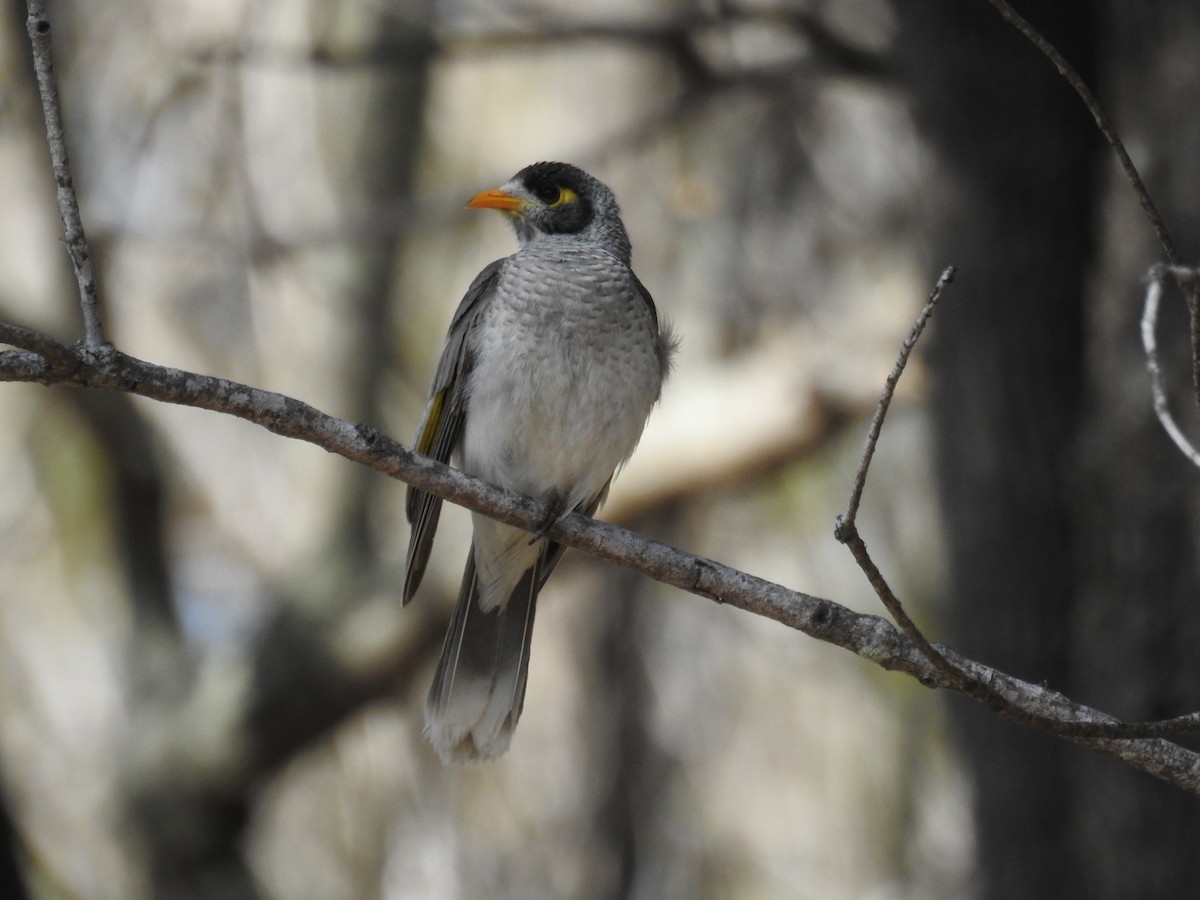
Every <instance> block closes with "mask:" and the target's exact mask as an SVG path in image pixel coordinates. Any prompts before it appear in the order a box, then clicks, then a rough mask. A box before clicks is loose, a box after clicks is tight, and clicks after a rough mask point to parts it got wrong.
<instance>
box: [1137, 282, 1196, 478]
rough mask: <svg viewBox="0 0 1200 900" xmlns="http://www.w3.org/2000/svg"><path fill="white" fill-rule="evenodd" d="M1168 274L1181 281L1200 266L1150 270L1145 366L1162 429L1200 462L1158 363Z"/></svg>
mask: <svg viewBox="0 0 1200 900" xmlns="http://www.w3.org/2000/svg"><path fill="white" fill-rule="evenodd" d="M1168 274H1169V275H1173V276H1175V280H1176V282H1177V283H1179V284H1181V285H1182V284H1185V283H1188V282H1195V280H1196V279H1197V278H1200V270H1198V269H1185V268H1183V267H1181V266H1155V267H1154V268H1153V269H1151V270H1150V273H1149V275H1148V276H1147V282H1146V301H1145V305H1144V306H1143V308H1142V347H1143V348H1144V349H1145V351H1146V369H1147V370H1148V371H1149V372H1150V390H1151V392H1152V393H1153V395H1154V414H1155V415H1156V416H1158V421H1159V422H1161V423H1162V427H1163V429H1164V430H1165V431H1166V432H1167V434H1168V435H1170V437H1171V440H1173V441H1174V442H1175V446H1176V447H1178V448H1179V450H1180V452H1181V453H1183V455H1184V456H1186V457H1187V458H1188V459H1189V460H1191V462H1192V465H1194V466H1200V452H1197V450H1196V448H1195V447H1193V446H1192V444H1191V442H1190V441H1189V440H1188V439H1187V437H1186V436H1185V435H1184V433H1183V431H1182V430H1181V429H1180V427H1179V425H1178V424H1177V423H1176V422H1175V417H1174V416H1172V415H1171V409H1170V406H1169V405H1168V403H1167V388H1166V385H1165V384H1164V383H1163V376H1162V369H1161V368H1160V366H1159V364H1158V339H1157V337H1156V336H1155V332H1156V330H1157V328H1158V305H1159V301H1160V300H1161V298H1162V286H1163V281H1164V280H1165V278H1166V276H1167V275H1168Z"/></svg>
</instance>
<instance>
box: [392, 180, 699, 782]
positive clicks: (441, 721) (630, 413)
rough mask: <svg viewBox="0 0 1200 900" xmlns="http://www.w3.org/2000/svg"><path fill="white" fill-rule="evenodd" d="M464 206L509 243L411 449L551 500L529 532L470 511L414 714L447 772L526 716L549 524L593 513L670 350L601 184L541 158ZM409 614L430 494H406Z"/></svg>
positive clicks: (472, 302) (434, 516) (470, 299)
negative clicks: (506, 233) (431, 671)
mask: <svg viewBox="0 0 1200 900" xmlns="http://www.w3.org/2000/svg"><path fill="white" fill-rule="evenodd" d="M467 206H468V208H470V209H496V210H499V211H500V212H502V213H503V214H504V215H505V217H506V218H507V219H508V220H509V222H510V223H511V224H512V226H513V228H514V229H515V231H516V233H517V241H518V243H519V245H520V247H519V249H518V250H517V252H516V253H514V254H513V255H512V256H509V257H506V258H505V259H500V260H496V261H495V262H493V263H491V264H490V265H488V266H487V267H486V268H484V270H483V271H482V272H480V273H479V275H478V276H477V277H476V278H475V280H474V281H473V282H472V283H471V286H470V287H469V288H468V289H467V293H466V296H464V297H463V299H462V302H461V303H460V304H459V307H458V310H457V312H455V314H454V318H453V319H452V320H451V322H450V330H449V333H448V334H447V336H446V345H445V348H444V349H443V350H442V355H441V358H440V360H439V361H438V365H437V370H436V372H435V374H434V378H433V385H432V387H431V388H430V391H429V400H428V402H427V403H426V405H425V411H424V414H423V415H422V417H421V422H420V425H419V426H418V427H417V436H416V440H415V447H416V449H417V451H418V452H420V453H424V454H426V455H429V456H432V457H434V458H435V459H439V460H441V461H443V462H447V461H449V460H450V459H451V457H454V458H455V459H456V461H457V463H458V464H459V466H460V467H461V468H462V470H463V471H465V472H468V473H470V474H472V475H477V476H479V477H480V478H482V479H484V480H485V481H488V482H490V483H492V484H495V485H498V486H500V487H504V488H507V489H509V490H512V491H517V492H519V493H522V494H525V495H527V496H530V497H533V498H535V499H538V500H541V501H542V502H544V503H545V504H547V508H548V510H549V515H548V516H547V519H546V522H545V524H544V526H543V528H542V529H541V533H539V534H535V535H533V536H531V535H530V534H529V532H526V531H522V530H521V529H519V528H513V527H511V526H508V525H503V524H501V523H499V522H496V521H494V520H492V519H489V518H487V517H486V516H482V515H479V514H473V515H472V526H473V534H472V541H471V552H470V554H469V555H468V556H467V565H466V571H465V572H464V573H463V580H462V587H461V588H460V590H459V594H458V602H457V605H456V607H455V610H454V616H453V618H452V619H451V622H450V628H449V631H448V633H447V634H446V640H445V643H444V644H443V646H442V656H441V660H440V661H439V662H438V666H437V671H436V673H435V675H434V679H433V686H432V688H431V689H430V692H429V700H428V704H427V707H426V736H427V737H428V738H429V740H430V742H431V743H432V744H433V746H434V748H435V749H436V750H437V752H438V755H439V756H440V757H441V758H442V761H443V762H446V763H458V762H471V761H479V760H486V759H493V758H495V757H497V756H499V755H501V754H502V753H504V752H505V751H506V750H507V749H508V746H509V742H510V740H511V738H512V732H513V729H514V728H515V727H516V724H517V719H518V718H519V716H520V715H521V707H522V705H523V703H524V699H525V682H526V678H527V675H528V672H529V647H530V638H531V636H532V634H533V618H534V610H535V607H536V604H537V596H538V592H539V591H540V590H541V588H542V585H543V584H545V582H546V579H547V578H548V577H549V575H550V573H551V572H552V571H553V569H554V567H555V565H556V564H557V563H558V561H559V559H560V557H561V556H562V552H563V550H564V549H565V548H563V547H562V546H561V545H559V544H557V543H555V542H554V541H551V540H549V539H548V538H546V537H545V532H546V531H548V530H549V528H550V527H551V526H552V525H553V523H554V521H556V520H557V518H558V517H559V516H561V515H564V514H566V513H568V512H570V511H578V512H582V513H584V514H586V515H592V514H593V513H594V512H595V511H596V509H597V507H599V506H600V504H601V503H602V502H603V501H604V498H605V496H606V495H607V494H608V487H609V484H610V482H611V481H612V478H613V475H614V474H615V473H616V471H617V469H619V468H620V467H621V466H622V465H623V464H624V463H625V461H626V460H628V459H629V456H630V455H631V454H632V453H633V450H634V447H635V446H636V445H637V443H638V440H639V439H640V437H641V434H642V429H643V427H644V426H645V423H646V418H647V416H649V414H650V410H651V408H652V407H653V406H654V404H655V402H656V401H657V400H658V397H659V393H660V391H661V389H662V385H663V381H664V379H665V378H666V376H667V372H668V369H669V368H670V364H671V356H672V354H673V352H674V350H675V344H676V342H675V339H674V337H673V336H672V334H671V332H670V329H669V328H666V327H664V326H663V324H662V323H660V322H659V319H658V314H657V312H656V310H655V307H654V301H653V300H651V298H650V293H649V292H648V291H647V290H646V288H645V287H644V286H643V285H642V283H641V282H640V281H639V280H638V278H637V276H636V275H634V274H633V269H632V268H630V253H631V248H630V243H629V235H628V234H627V233H626V231H625V225H624V224H623V223H622V222H621V216H620V209H619V208H618V206H617V201H616V198H615V197H614V196H613V193H612V191H611V190H609V188H608V187H607V186H605V185H604V184H602V183H600V182H599V181H597V180H596V179H595V178H593V177H592V176H591V175H589V174H587V173H586V172H584V171H582V170H581V169H578V168H576V167H575V166H571V165H567V164H566V163H557V162H542V163H535V164H534V165H531V166H528V167H526V168H524V169H522V170H521V171H520V172H518V173H517V174H516V175H515V176H513V178H512V179H511V180H510V181H508V183H506V184H504V185H503V186H502V187H500V188H497V189H495V190H489V191H484V192H483V193H481V194H478V195H476V196H475V197H474V198H473V199H472V200H471V202H470V203H468V204H467ZM407 501H408V502H407V513H408V520H409V522H410V524H411V526H412V534H411V537H410V539H409V546H408V567H407V572H406V575H405V579H404V602H405V603H408V602H409V601H410V600H411V599H412V597H413V594H414V593H415V592H416V590H417V587H418V586H419V584H420V582H421V578H422V576H423V575H424V572H425V567H426V564H427V562H428V560H429V551H430V547H431V546H432V543H433V537H434V531H435V530H436V528H437V521H438V515H439V512H440V509H441V501H440V500H438V499H437V498H436V497H433V496H431V495H429V494H427V493H425V492H423V491H420V490H416V489H413V488H409V491H408V498H407Z"/></svg>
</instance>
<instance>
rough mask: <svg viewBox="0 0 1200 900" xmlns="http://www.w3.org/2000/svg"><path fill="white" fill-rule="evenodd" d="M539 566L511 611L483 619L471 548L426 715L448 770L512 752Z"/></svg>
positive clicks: (511, 602) (518, 593)
mask: <svg viewBox="0 0 1200 900" xmlns="http://www.w3.org/2000/svg"><path fill="white" fill-rule="evenodd" d="M555 561H556V562H557V558H556V559H555ZM540 563H541V558H539V563H538V564H535V565H533V566H531V567H530V568H529V569H527V570H526V572H525V574H524V576H523V577H522V578H521V580H520V582H519V583H518V584H517V586H516V588H515V589H514V590H513V592H512V594H511V595H510V596H509V598H508V602H507V603H506V604H504V605H503V606H501V607H498V608H497V609H495V610H492V611H491V612H486V613H485V612H483V611H482V610H481V609H480V608H479V604H478V596H479V587H478V584H477V583H476V578H475V549H474V547H472V548H471V552H470V553H469V554H468V556H467V566H466V570H465V571H464V572H463V582H462V587H461V588H460V590H459V594H458V602H457V604H456V605H455V608H454V616H453V618H452V619H451V620H450V629H449V631H448V632H447V633H446V640H445V643H444V644H443V645H442V657H441V659H440V660H439V661H438V666H437V672H436V673H435V674H434V676H433V687H432V688H430V691H429V701H428V704H427V706H426V711H425V732H426V735H427V736H428V737H429V740H430V741H431V742H432V744H433V746H434V749H436V750H437V752H438V755H439V756H440V757H441V758H442V761H443V762H446V763H462V762H474V761H481V760H485V759H493V758H495V757H497V756H500V755H501V754H502V753H504V751H505V750H507V749H508V744H509V741H510V740H511V739H512V732H513V729H514V728H515V727H516V725H517V719H518V718H519V717H520V715H521V707H522V705H523V704H524V702H525V682H526V679H527V678H528V675H529V647H530V640H531V638H532V636H533V617H534V612H535V610H536V607H537V594H538V590H539V589H540V588H541V586H542V583H543V582H544V581H545V577H544V575H542V573H541V572H540V571H539V570H541V569H542V568H543V566H542V565H541V564H540Z"/></svg>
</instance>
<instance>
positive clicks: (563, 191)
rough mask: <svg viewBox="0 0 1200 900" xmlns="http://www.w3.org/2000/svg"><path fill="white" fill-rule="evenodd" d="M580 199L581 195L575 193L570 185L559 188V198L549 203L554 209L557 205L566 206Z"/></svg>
mask: <svg viewBox="0 0 1200 900" xmlns="http://www.w3.org/2000/svg"><path fill="white" fill-rule="evenodd" d="M578 199H579V195H578V194H577V193H575V192H574V191H573V190H571V189H570V188H569V187H565V188H559V189H558V199H556V200H555V201H554V202H553V203H551V204H549V206H550V208H551V209H554V208H555V207H557V206H566V205H567V204H568V203H572V202H574V201H576V200H578Z"/></svg>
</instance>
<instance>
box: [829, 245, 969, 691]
mask: <svg viewBox="0 0 1200 900" xmlns="http://www.w3.org/2000/svg"><path fill="white" fill-rule="evenodd" d="M954 271H955V270H954V266H947V267H946V269H945V270H944V271H943V272H942V274H941V277H939V278H938V280H937V284H935V285H934V287H933V290H932V291H931V292H930V294H929V299H928V300H927V301H926V302H925V306H924V307H923V308H922V309H921V312H920V313H919V314H918V315H917V318H916V321H915V322H913V326H912V328H911V329H910V330H909V332H908V336H907V337H906V338H905V339H904V343H903V344H901V345H900V353H899V354H898V355H897V357H896V364H895V365H894V366H892V371H891V372H889V373H888V377H887V380H886V381H885V382H884V385H883V392H882V393H881V394H880V396H879V403H878V405H876V407H875V415H874V416H873V417H872V419H871V427H870V428H869V429H868V430H867V442H866V444H865V445H864V447H863V452H862V457H861V459H860V460H859V462H858V471H857V472H855V475H854V487H853V488H851V490H850V501H849V502H848V503H847V505H846V512H845V513H844V514H843V515H840V516H838V518H837V524H836V525H835V527H834V536H835V537H836V538H837V539H838V541H840V542H841V543H843V544H845V545H846V546H847V547H848V548H849V550H850V553H851V555H853V557H854V561H855V562H856V563H858V567H859V568H860V569H862V571H863V574H864V575H866V576H867V581H868V582H869V583H870V585H871V587H872V588H873V589H874V591H875V594H876V596H877V597H879V599H880V601H881V602H882V603H883V605H884V607H885V608H886V609H887V611H888V613H889V614H891V616H892V619H893V620H894V621H895V623H896V625H897V626H899V628H900V630H901V631H902V632H903V633H904V635H905V637H907V638H908V639H909V640H910V641H912V642H913V643H914V644H916V645H917V647H918V648H920V650H921V652H922V653H924V654H925V656H926V658H927V659H928V660H929V661H930V662H931V663H932V664H933V666H934V667H935V668H936V669H937V670H938V671H939V672H941V673H942V676H943V677H944V678H945V679H946V681H947V682H948V683H949V684H950V685H951V686H953V687H954V688H955V689H957V690H962V691H964V692H966V693H973V692H974V688H973V686H972V685H969V684H967V681H968V680H969V679H968V677H967V676H966V674H965V673H963V672H962V671H960V670H959V669H957V668H955V667H954V666H953V665H951V664H950V663H949V662H948V661H947V660H946V658H945V657H944V656H943V655H942V654H941V652H939V651H938V650H937V649H936V648H935V647H934V646H933V644H931V643H930V642H929V639H928V638H926V637H925V635H924V634H923V633H922V632H921V629H920V628H918V627H917V625H916V623H915V622H913V620H912V619H911V618H910V617H909V615H908V613H907V612H906V611H905V609H904V605H903V604H902V603H901V602H900V598H899V597H897V596H896V594H895V592H894V591H892V589H891V586H890V585H889V584H888V583H887V579H885V578H884V577H883V573H882V572H880V571H879V567H878V566H876V565H875V561H874V560H872V559H871V554H870V553H868V552H867V545H866V542H865V541H863V539H862V536H861V535H860V534H859V533H858V525H857V519H858V509H859V506H860V505H861V503H862V495H863V490H864V489H865V488H866V485H867V472H868V471H869V470H870V468H871V460H872V459H874V458H875V448H876V447H877V446H878V445H879V435H880V432H881V431H882V429H883V420H884V419H885V418H887V413H888V409H889V408H890V407H891V405H892V397H893V396H894V395H895V393H896V385H897V384H899V382H900V376H901V375H903V374H904V368H905V366H907V365H908V358H909V356H910V355H911V354H912V351H913V348H914V347H915V346H916V345H917V341H918V340H920V338H921V335H922V334H923V333H924V331H925V326H926V325H927V324H928V323H929V319H930V317H931V316H932V315H933V311H934V309H935V308H936V307H937V304H938V301H939V300H941V299H942V294H944V293H945V291H946V288H947V286H948V285H949V284H950V282H952V281H953V280H954Z"/></svg>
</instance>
